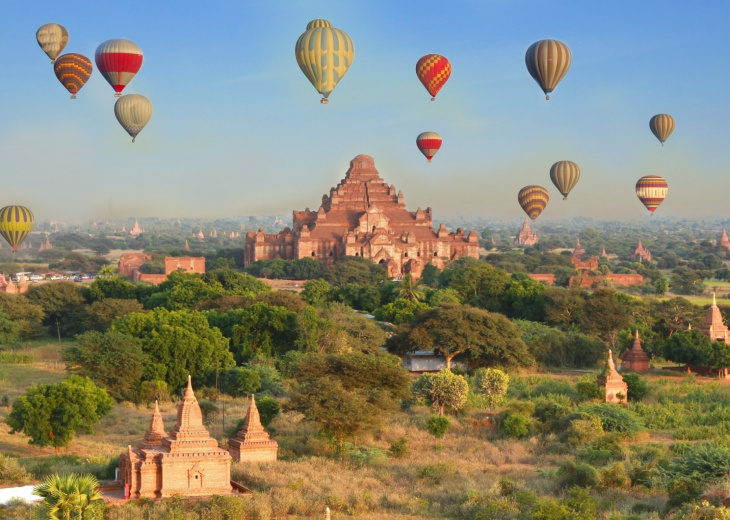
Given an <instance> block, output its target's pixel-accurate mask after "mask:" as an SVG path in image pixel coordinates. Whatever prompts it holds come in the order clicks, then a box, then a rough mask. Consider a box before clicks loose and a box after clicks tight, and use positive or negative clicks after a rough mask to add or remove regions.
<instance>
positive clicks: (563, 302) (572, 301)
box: [542, 288, 585, 328]
mask: <svg viewBox="0 0 730 520" xmlns="http://www.w3.org/2000/svg"><path fill="white" fill-rule="evenodd" d="M542 298H543V301H544V306H543V312H544V313H545V314H544V316H545V322H546V323H548V324H550V325H557V326H560V327H563V328H568V327H570V326H571V325H576V324H578V323H579V322H580V319H581V317H582V316H583V314H584V306H585V299H584V298H583V296H582V293H580V292H578V291H577V290H574V289H563V288H548V289H547V290H546V291H545V292H544V293H543V294H542Z"/></svg>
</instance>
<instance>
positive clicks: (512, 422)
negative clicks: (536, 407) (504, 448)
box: [502, 413, 532, 439]
mask: <svg viewBox="0 0 730 520" xmlns="http://www.w3.org/2000/svg"><path fill="white" fill-rule="evenodd" d="M502 431H503V432H504V434H505V435H507V436H508V437H513V438H515V439H521V438H523V437H527V436H528V435H530V434H531V433H532V420H531V419H530V418H529V417H525V416H524V415H521V414H512V413H510V414H509V415H507V417H505V418H504V419H503V420H502Z"/></svg>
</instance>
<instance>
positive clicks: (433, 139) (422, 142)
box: [416, 132, 442, 162]
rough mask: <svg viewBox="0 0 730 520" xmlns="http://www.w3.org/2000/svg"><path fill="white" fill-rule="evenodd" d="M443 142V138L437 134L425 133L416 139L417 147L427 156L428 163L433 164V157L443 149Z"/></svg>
mask: <svg viewBox="0 0 730 520" xmlns="http://www.w3.org/2000/svg"><path fill="white" fill-rule="evenodd" d="M441 141H442V140H441V136H440V135H438V134H437V133H436V132H423V133H422V134H419V135H418V137H416V145H417V146H418V149H419V150H421V153H422V154H423V155H425V156H426V159H428V162H431V159H432V158H433V156H434V155H436V152H438V151H439V148H441Z"/></svg>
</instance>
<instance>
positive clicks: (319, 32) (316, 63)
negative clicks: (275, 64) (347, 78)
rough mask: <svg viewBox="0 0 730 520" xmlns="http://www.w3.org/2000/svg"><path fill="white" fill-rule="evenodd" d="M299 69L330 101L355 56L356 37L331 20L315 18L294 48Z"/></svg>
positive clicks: (324, 99)
mask: <svg viewBox="0 0 730 520" xmlns="http://www.w3.org/2000/svg"><path fill="white" fill-rule="evenodd" d="M294 55H295V56H296V58H297V63H298V64H299V68H300V69H302V72H303V73H304V75H305V76H306V77H307V79H308V80H309V81H310V82H311V83H312V85H314V88H315V89H317V92H319V93H320V94H322V99H321V100H320V102H321V103H327V102H328V99H327V98H328V97H329V95H330V93H331V92H332V91H333V90H334V88H335V86H337V83H339V82H340V80H341V79H342V78H343V77H344V75H345V74H346V73H347V70H348V69H349V68H350V65H352V60H353V59H354V58H355V47H354V46H353V45H352V40H351V39H350V37H349V36H348V35H347V33H345V31H341V30H340V29H335V28H334V27H332V24H331V23H329V22H328V21H327V20H312V21H311V22H309V23H308V24H307V30H306V31H304V33H303V34H302V35H301V36H300V37H299V40H297V44H296V46H295V47H294Z"/></svg>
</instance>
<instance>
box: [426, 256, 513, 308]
mask: <svg viewBox="0 0 730 520" xmlns="http://www.w3.org/2000/svg"><path fill="white" fill-rule="evenodd" d="M460 260H462V259H460ZM446 280H448V283H442V281H443V282H445V281H446ZM509 282H510V276H509V274H507V272H506V271H503V270H502V269H497V268H494V267H492V266H491V265H489V264H487V263H483V262H479V261H477V260H474V259H472V258H465V259H463V261H462V262H459V261H457V262H454V263H452V264H451V265H449V267H447V268H446V269H444V272H443V273H441V276H440V277H439V285H440V286H441V287H450V288H451V289H455V290H456V291H457V292H458V293H459V296H460V297H461V301H463V302H464V303H468V304H469V305H473V306H475V307H479V308H482V309H485V310H488V311H494V312H497V311H500V310H502V307H503V304H502V301H501V297H502V294H503V293H504V291H505V289H506V288H507V285H508V284H509Z"/></svg>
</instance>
